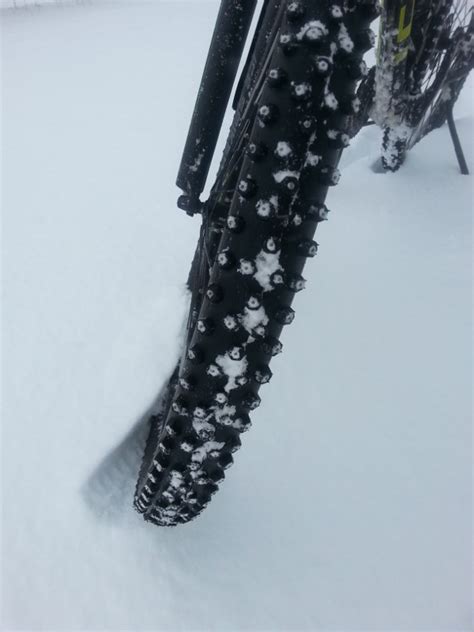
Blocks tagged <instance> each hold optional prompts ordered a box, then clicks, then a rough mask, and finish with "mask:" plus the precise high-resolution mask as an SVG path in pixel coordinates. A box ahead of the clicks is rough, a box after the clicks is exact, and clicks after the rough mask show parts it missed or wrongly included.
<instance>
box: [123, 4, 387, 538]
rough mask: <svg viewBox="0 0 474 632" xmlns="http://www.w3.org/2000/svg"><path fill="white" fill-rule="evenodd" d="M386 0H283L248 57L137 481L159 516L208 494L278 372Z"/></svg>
mask: <svg viewBox="0 0 474 632" xmlns="http://www.w3.org/2000/svg"><path fill="white" fill-rule="evenodd" d="M375 5H376V2H375V0H374V1H372V0H368V1H365V0H354V1H351V2H342V0H341V1H338V0H320V1H319V2H305V3H303V2H289V3H286V2H285V3H282V4H281V7H282V8H283V9H284V10H283V11H279V12H278V15H279V16H280V18H279V21H278V22H277V23H275V24H274V25H273V29H272V33H273V34H274V39H269V38H268V36H266V35H264V34H262V37H263V38H264V42H263V43H262V42H261V41H258V40H257V41H256V43H255V46H254V52H255V51H256V50H265V51H268V56H267V55H265V62H264V63H263V64H262V63H261V61H260V60H257V61H255V63H254V61H253V60H252V62H251V63H250V64H249V65H248V66H247V73H250V74H247V77H246V80H247V79H248V80H249V81H250V84H251V85H250V84H247V83H246V84H244V85H246V86H247V85H248V87H249V90H250V92H251V93H252V95H254V94H255V97H253V96H252V99H251V100H249V97H248V92H247V88H246V89H242V91H241V98H240V102H239V104H238V107H237V117H238V118H237V119H236V120H235V121H234V124H233V127H232V130H233V131H231V135H232V134H233V139H232V142H231V143H230V144H228V147H227V153H226V159H225V160H224V161H223V165H222V171H221V172H220V173H219V174H218V178H217V182H218V184H217V185H216V186H215V187H213V193H212V195H211V199H210V200H209V201H208V202H206V203H205V204H204V207H203V227H202V231H201V239H200V242H199V247H198V251H197V256H196V257H195V264H194V265H193V268H194V270H195V273H193V274H191V275H190V282H191V289H192V291H193V295H196V296H201V299H200V301H196V302H193V304H192V307H191V312H192V317H191V318H190V320H189V324H188V339H187V342H186V346H185V349H184V352H183V356H182V359H181V361H180V363H179V371H178V376H177V382H176V384H175V386H174V391H173V395H172V398H171V401H170V405H169V410H168V413H167V414H166V415H163V417H162V425H160V429H159V431H158V432H157V431H156V429H155V431H154V432H152V433H151V434H150V438H149V440H148V444H147V445H148V448H147V451H146V455H145V461H144V464H143V467H142V469H141V474H140V478H139V481H138V484H137V489H136V495H135V507H136V509H137V510H138V511H140V512H141V513H142V514H143V515H144V517H145V519H146V520H149V521H151V522H153V523H155V524H158V525H167V526H168V525H176V524H179V523H183V522H187V521H189V520H191V519H193V518H194V517H196V516H197V515H198V514H199V513H200V512H201V511H202V510H203V508H204V507H205V506H206V505H207V503H208V502H209V500H210V499H211V497H212V495H213V494H214V493H215V492H216V491H217V489H218V483H219V482H220V481H221V480H222V479H223V478H224V470H225V468H226V467H228V466H229V465H230V464H231V463H232V460H233V457H232V453H233V452H235V450H236V449H237V448H238V447H239V446H240V443H241V440H240V435H241V434H242V433H243V432H245V431H246V430H248V428H249V426H250V418H249V414H250V412H251V411H252V410H254V409H255V408H256V407H257V406H258V405H259V403H260V396H259V389H260V388H261V386H262V385H263V384H265V383H267V382H268V381H269V380H270V378H271V376H272V372H271V370H270V368H269V363H270V361H271V358H272V357H273V356H274V355H276V354H278V353H279V351H281V344H280V342H279V340H278V339H279V336H280V334H281V331H282V329H283V327H285V326H287V325H289V324H290V323H291V322H292V321H293V319H294V316H295V312H294V309H293V308H292V306H291V305H292V302H293V299H294V296H295V295H296V293H297V292H299V291H300V290H302V289H303V288H304V283H305V281H304V278H303V276H302V271H303V268H304V265H305V263H306V260H307V258H308V257H313V256H314V255H315V254H316V252H317V248H318V245H317V243H316V242H315V241H314V234H315V231H316V228H317V226H318V224H319V223H320V222H321V221H323V220H324V219H326V217H327V208H326V207H325V205H324V200H325V197H326V194H327V191H328V189H329V187H330V186H332V185H335V184H337V182H338V180H339V172H338V170H337V164H338V161H339V158H340V155H341V151H342V148H343V147H344V146H346V145H347V125H348V119H349V116H350V115H353V114H354V113H355V111H356V110H357V108H358V100H357V99H356V98H355V94H354V93H355V87H356V81H357V80H356V79H355V78H354V74H355V73H353V72H352V73H351V72H347V67H348V64H349V66H350V67H351V68H354V67H356V66H357V65H358V64H360V63H361V61H362V56H363V52H364V50H365V49H366V46H367V42H368V41H371V39H372V38H371V36H370V35H368V32H367V29H368V26H369V23H370V21H371V20H372V19H373V17H374V7H375ZM267 6H268V5H267ZM323 60H325V61H326V64H325V65H324V64H323V63H322V62H323ZM323 66H324V68H323ZM252 68H253V69H255V68H257V69H259V70H260V71H257V72H256V73H255V72H252V71H251V70H250V69H252ZM273 70H278V72H277V73H276V74H277V75H278V76H279V77H280V78H282V80H281V81H280V80H278V81H275V73H274V72H272V71H273ZM256 86H258V90H257V93H256V92H255V87H256ZM242 103H244V107H243V108H241V107H240V106H241V104H242ZM247 104H248V105H249V106H251V107H247ZM234 147H237V148H238V150H237V151H234V150H233V149H234ZM253 148H256V149H255V150H254V149H253ZM246 149H247V151H246ZM229 171H232V174H233V175H232V178H228V177H227V174H228V173H229ZM223 184H225V186H224V189H225V191H222V188H223V187H222V185H223ZM228 187H231V188H230V189H229V188H228ZM223 196H224V197H225V200H226V202H225V203H223V204H222V206H221V207H219V208H218V209H217V210H216V208H215V200H220V199H221V198H222V197H223ZM224 211H225V213H226V214H225V217H223V212H224ZM221 220H222V221H221ZM210 244H211V247H210ZM202 266H204V267H205V268H206V269H207V274H206V275H202V274H201V273H200V272H199V271H200V270H202ZM196 305H197V307H196ZM197 311H198V312H199V313H197V314H196V312H197ZM160 423H161V422H160ZM150 446H151V447H150Z"/></svg>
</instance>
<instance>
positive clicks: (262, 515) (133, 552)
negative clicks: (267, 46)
mask: <svg viewBox="0 0 474 632" xmlns="http://www.w3.org/2000/svg"><path fill="white" fill-rule="evenodd" d="M216 11H217V3H204V2H203V3H169V2H153V3H138V2H137V3H128V4H127V3H125V2H117V3H104V4H99V5H94V4H83V5H81V6H78V7H74V6H63V7H61V8H57V7H48V8H41V9H36V8H30V9H28V10H25V11H18V12H12V11H9V12H5V13H3V14H2V35H3V42H2V43H3V54H4V57H3V59H2V81H3V93H2V96H3V99H2V105H3V130H2V131H3V143H2V147H3V163H2V183H3V298H4V309H3V432H2V448H3V458H2V478H3V493H2V501H3V523H2V536H3V547H2V571H3V583H2V597H3V599H2V601H3V611H2V624H3V628H4V629H5V630H47V631H50V630H61V631H69V630H100V629H106V630H122V631H124V630H127V631H128V630H130V631H133V632H135V631H142V630H160V631H165V630H166V631H168V630H186V631H187V630H203V631H210V630H219V631H221V630H272V632H273V631H276V630H282V631H283V630H285V631H287V630H296V629H298V630H311V631H314V630H320V631H327V630H400V631H402V630H403V631H406V630H421V629H425V630H446V631H447V630H468V629H470V627H471V624H470V611H471V604H470V600H471V599H470V588H469V587H470V582H471V573H470V564H469V555H470V521H469V506H470V442H471V427H470V415H471V384H470V376H471V373H470V372H471V351H470V345H469V342H470V333H471V326H472V316H471V284H472V272H471V266H470V264H471V256H472V236H471V235H472V232H471V230H472V223H471V222H472V220H471V202H472V178H471V177H463V176H460V175H459V172H458V167H457V164H456V160H455V156H454V152H453V150H452V147H451V145H450V141H449V135H448V131H447V129H446V128H443V129H441V130H438V131H436V132H434V133H433V134H432V135H431V136H430V137H429V138H427V139H426V140H425V141H423V142H422V143H420V144H419V145H417V146H416V147H415V148H414V149H413V151H411V152H410V154H409V156H408V159H407V163H406V165H405V166H404V167H403V169H402V170H401V171H400V172H398V173H396V174H389V175H381V174H379V173H375V172H374V171H373V170H372V165H373V164H374V162H375V161H376V159H377V157H378V155H379V145H380V134H379V132H378V130H377V129H375V127H371V128H367V129H365V130H364V132H363V134H361V135H360V136H359V137H358V138H357V139H355V141H353V143H352V145H351V147H350V148H349V149H348V150H347V151H346V152H345V154H344V156H343V160H342V164H341V170H342V171H343V173H344V178H343V179H342V182H341V184H340V185H339V186H337V187H335V188H334V189H331V191H330V194H329V197H328V200H327V204H328V207H329V208H330V209H331V210H332V211H333V212H332V213H331V214H330V220H329V221H328V222H325V223H324V225H322V226H321V227H320V230H318V242H320V243H321V247H320V252H319V254H318V256H317V257H316V259H314V260H311V261H310V262H309V263H308V265H307V267H306V269H305V272H304V275H305V277H306V278H307V279H308V284H307V286H308V287H307V290H306V291H305V292H301V293H299V294H298V296H297V297H296V300H295V305H294V307H295V309H296V314H297V318H296V320H295V323H294V324H293V325H290V326H289V327H287V328H285V331H284V334H283V342H284V346H285V349H284V353H283V354H281V355H280V356H278V357H277V358H276V359H275V360H274V361H273V362H272V370H273V372H274V376H273V378H272V380H271V382H270V384H268V385H266V386H264V387H263V388H262V391H261V395H262V405H261V406H260V408H259V409H258V410H257V411H255V412H254V413H253V415H252V421H253V427H252V429H251V431H250V432H249V433H248V434H246V435H245V436H244V437H243V443H244V445H243V448H242V450H240V451H239V452H238V453H237V454H236V455H235V465H234V466H233V467H232V468H230V469H229V470H228V471H227V480H226V481H225V482H224V484H223V485H222V490H221V491H220V492H219V493H218V494H217V495H216V496H215V498H214V499H213V501H212V503H211V504H210V505H209V507H208V508H207V509H206V511H205V512H204V513H203V514H202V516H201V517H199V519H197V520H196V521H194V522H192V523H191V524H189V525H186V526H183V527H178V528H176V529H158V528H156V527H153V526H151V525H148V524H145V523H144V522H143V521H142V519H141V518H140V517H139V516H138V514H136V513H135V512H134V511H133V510H132V509H131V498H132V494H133V488H134V484H135V480H134V479H135V476H136V472H137V467H138V459H139V455H140V450H141V447H142V442H143V437H144V434H145V433H146V428H145V426H144V420H145V418H146V417H147V414H148V411H149V410H150V409H151V408H153V407H154V404H155V402H156V401H157V397H158V396H159V392H160V389H161V387H162V385H163V383H164V381H165V380H166V378H167V376H168V375H169V373H170V372H171V371H172V369H173V366H174V363H175V360H176V358H177V357H178V355H179V353H180V340H181V336H182V319H183V318H184V315H185V310H186V303H187V296H186V293H185V291H184V284H183V282H184V280H185V279H186V276H187V272H188V266H189V262H190V260H191V257H192V252H193V247H194V243H195V240H196V238H197V234H198V229H199V226H198V223H199V222H198V220H197V219H190V218H188V217H187V216H186V214H185V213H183V212H181V211H179V210H177V209H176V206H175V199H176V197H177V191H176V190H175V188H174V186H173V183H174V179H175V175H176V171H177V167H178V164H179V159H180V150H181V148H182V146H183V144H184V139H185V135H186V131H187V127H188V122H189V119H190V116H191V113H192V108H193V103H194V97H195V93H196V90H197V87H198V84H199V77H200V73H201V67H202V64H203V61H204V58H205V55H206V50H207V48H206V47H207V41H208V39H209V37H210V35H211V33H212V29H213V20H214V17H215V13H216ZM183 15H185V19H184V20H183ZM184 31H186V33H189V37H188V36H186V33H185V32H184ZM177 69H178V70H177ZM470 90H471V92H470ZM471 95H472V82H470V84H469V85H468V86H467V88H466V90H465V91H464V93H463V95H462V98H461V103H460V104H459V106H458V107H457V108H456V111H455V115H456V119H457V122H458V130H459V133H460V135H461V138H462V139H463V144H464V147H465V150H466V154H467V160H468V163H469V166H470V169H471V171H472V170H473V169H474V162H473V153H472V138H473V137H474V136H473V134H472V103H471V98H472V97H471ZM211 441H212V440H211ZM209 449H212V443H211V444H210V445H209ZM175 483H176V484H178V481H177V479H176V480H175Z"/></svg>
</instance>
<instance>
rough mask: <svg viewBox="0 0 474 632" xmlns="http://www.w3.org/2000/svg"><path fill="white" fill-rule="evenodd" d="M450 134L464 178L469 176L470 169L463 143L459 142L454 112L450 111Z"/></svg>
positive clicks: (448, 117)
mask: <svg viewBox="0 0 474 632" xmlns="http://www.w3.org/2000/svg"><path fill="white" fill-rule="evenodd" d="M447 121H448V127H449V133H450V134H451V140H452V141H453V146H454V151H455V153H456V158H457V159H458V164H459V170H460V171H461V173H462V175H463V176H468V175H469V169H468V168H467V162H466V159H465V157H464V152H463V150H462V146H461V141H460V140H459V136H458V132H457V130H456V124H455V122H454V117H453V110H452V109H450V110H449V112H448V116H447Z"/></svg>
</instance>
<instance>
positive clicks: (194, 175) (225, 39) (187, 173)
mask: <svg viewBox="0 0 474 632" xmlns="http://www.w3.org/2000/svg"><path fill="white" fill-rule="evenodd" d="M256 3H257V0H222V2H221V6H220V9H219V14H218V16H217V21H216V26H215V29H214V33H213V36H212V41H211V46H210V48H209V53H208V57H207V61H206V65H205V68H204V72H203V76H202V79H201V85H200V87H199V92H198V96H197V99H196V104H195V107H194V113H193V117H192V120H191V125H190V127H189V131H188V136H187V139H186V144H185V147H184V151H183V156H182V159H181V164H180V167H179V171H178V176H177V180H176V184H177V186H178V187H179V188H180V189H181V190H182V191H183V193H184V194H185V195H184V198H181V202H180V208H184V210H186V212H187V213H190V214H192V213H193V212H196V211H198V210H200V204H199V201H198V199H199V196H200V194H201V192H202V190H203V189H204V185H205V183H206V178H207V174H208V172H209V167H210V165H211V161H212V157H213V155H214V150H215V148H216V143H217V139H218V136H219V132H220V130H221V126H222V121H223V119H224V114H225V111H226V108H227V104H228V101H229V98H230V94H231V91H232V86H233V84H234V81H235V76H236V74H237V69H238V66H239V62H240V58H241V55H242V51H243V48H244V45H245V40H246V38H247V34H248V31H249V28H250V24H251V21H252V17H253V14H254V11H255V6H256ZM185 198H187V199H185Z"/></svg>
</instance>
